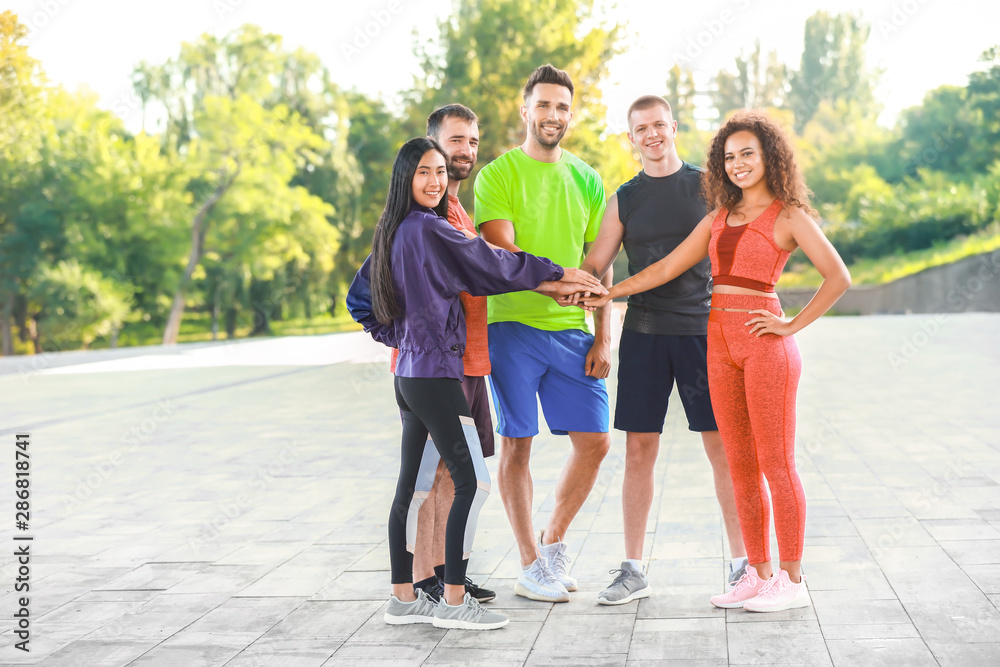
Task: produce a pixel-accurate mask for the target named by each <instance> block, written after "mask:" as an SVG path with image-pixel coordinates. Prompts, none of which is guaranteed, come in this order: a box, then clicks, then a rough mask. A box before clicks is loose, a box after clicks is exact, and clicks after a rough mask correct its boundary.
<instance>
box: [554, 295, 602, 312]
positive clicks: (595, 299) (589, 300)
mask: <svg viewBox="0 0 1000 667" xmlns="http://www.w3.org/2000/svg"><path fill="white" fill-rule="evenodd" d="M567 298H568V299H572V301H569V302H568V303H565V304H563V305H566V306H569V305H573V306H579V307H580V308H583V309H584V310H591V311H593V310H597V309H598V308H601V307H602V306H604V305H606V304H607V303H608V301H611V295H610V294H608V291H607V290H604V292H603V293H594V294H584V293H580V292H577V293H576V294H573V295H572V296H570V297H567Z"/></svg>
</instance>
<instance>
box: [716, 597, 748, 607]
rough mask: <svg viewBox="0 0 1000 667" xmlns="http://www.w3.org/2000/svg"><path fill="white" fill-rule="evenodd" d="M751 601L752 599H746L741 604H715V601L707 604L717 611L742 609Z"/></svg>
mask: <svg viewBox="0 0 1000 667" xmlns="http://www.w3.org/2000/svg"><path fill="white" fill-rule="evenodd" d="M752 599H753V598H747V599H746V600H743V601H742V602H716V601H715V600H709V602H711V603H712V604H713V605H715V606H716V607H718V608H719V609H742V608H743V605H744V604H746V603H747V601H748V600H752Z"/></svg>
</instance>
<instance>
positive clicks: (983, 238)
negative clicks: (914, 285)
mask: <svg viewBox="0 0 1000 667" xmlns="http://www.w3.org/2000/svg"><path fill="white" fill-rule="evenodd" d="M997 249H1000V223H994V224H993V225H991V226H990V227H989V228H988V229H987V230H984V231H983V232H981V233H979V234H974V235H970V236H963V237H959V238H955V239H952V240H951V241H947V242H945V243H940V244H937V245H935V246H933V247H931V248H927V249H926V250H916V251H914V252H908V253H905V254H902V255H894V256H892V257H878V258H875V259H864V260H861V261H859V262H856V263H854V264H852V265H851V266H849V267H848V268H849V269H850V271H851V280H852V281H853V283H854V284H855V285H881V284H884V283H888V282H892V281H893V280H899V279H900V278H903V277H905V276H910V275H913V274H914V273H919V272H921V271H923V270H924V269H929V268H931V267H933V266H941V265H943V264H951V263H952V262H957V261H958V260H960V259H965V258H966V257H971V256H973V255H979V254H981V253H985V252H992V251H994V250H997ZM822 282H823V277H822V276H821V275H820V274H819V271H817V270H816V267H814V266H812V265H811V264H808V263H804V264H803V265H802V266H800V267H798V268H796V269H794V270H789V271H786V272H785V273H783V274H782V275H781V278H780V279H779V280H778V289H782V288H784V289H788V288H792V287H819V286H820V284H821V283H822Z"/></svg>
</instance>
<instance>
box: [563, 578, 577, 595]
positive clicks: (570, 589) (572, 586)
mask: <svg viewBox="0 0 1000 667" xmlns="http://www.w3.org/2000/svg"><path fill="white" fill-rule="evenodd" d="M559 583H560V584H562V585H563V588H565V589H566V590H567V591H569V592H570V593H572V592H573V591H575V590H576V582H575V581H574V582H573V583H572V584H570V585H569V586H567V585H566V582H565V581H563V580H562V579H560V580H559Z"/></svg>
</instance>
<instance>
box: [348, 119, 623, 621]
mask: <svg viewBox="0 0 1000 667" xmlns="http://www.w3.org/2000/svg"><path fill="white" fill-rule="evenodd" d="M447 187H448V175H447V169H446V159H445V156H444V153H442V152H441V149H440V148H439V147H438V145H437V144H436V143H435V142H434V141H432V140H431V139H428V138H426V137H420V138H417V139H411V140H410V141H408V142H406V143H405V144H403V147H402V148H400V149H399V153H398V154H397V155H396V161H395V163H394V164H393V166H392V178H391V182H390V185H389V196H388V197H387V199H386V204H385V210H384V211H383V212H382V216H381V217H380V218H379V221H378V225H377V226H376V227H375V235H374V238H373V239H372V253H371V256H369V257H368V259H366V260H365V263H364V264H363V265H362V267H361V270H360V271H358V274H357V276H356V277H355V279H354V282H353V283H352V284H351V289H350V291H349V292H348V295H347V307H348V309H349V310H350V311H351V316H352V317H354V319H355V320H357V321H358V322H360V323H361V324H362V325H363V326H364V328H365V331H366V332H368V333H369V334H371V336H372V337H373V338H374V339H375V340H377V341H379V342H380V343H384V344H385V345H389V346H392V347H396V348H398V349H399V360H398V361H397V363H396V377H395V393H396V403H397V404H398V405H399V409H400V414H401V416H402V421H403V436H402V461H401V464H400V471H399V480H398V481H397V484H396V495H395V498H394V499H393V502H392V511H391V512H390V514H389V522H388V529H389V558H390V562H391V567H392V591H393V595H392V597H391V598H390V600H389V606H388V608H387V610H386V612H385V616H384V619H385V621H386V622H387V623H391V624H409V623H433V624H434V625H435V626H437V627H443V628H465V629H475V630H488V629H493V628H499V627H503V626H504V625H507V623H508V619H507V618H506V617H505V616H503V615H502V614H498V613H496V612H487V611H486V610H485V609H483V608H482V607H481V606H480V605H479V602H478V601H477V600H475V599H474V598H472V597H471V596H469V595H467V594H466V592H465V567H466V562H467V561H465V560H464V559H466V558H468V554H469V552H470V551H471V550H472V540H473V537H474V535H475V530H476V519H477V517H478V515H479V509H480V508H481V507H482V505H483V503H484V502H485V501H486V496H487V495H488V494H489V490H490V477H489V472H488V471H487V469H486V462H485V460H484V459H483V456H482V449H481V447H480V446H479V443H478V438H479V435H478V433H477V432H476V427H475V424H474V422H473V420H472V411H471V410H470V409H469V405H468V403H467V401H466V399H465V395H464V394H463V393H462V388H461V384H460V382H461V380H462V377H463V375H464V369H463V364H462V355H463V354H464V352H465V317H464V314H463V309H462V305H461V302H460V301H459V297H458V295H459V293H460V292H462V291H465V292H468V293H469V294H472V295H473V296H486V295H490V294H503V293H506V292H516V291H521V290H535V291H539V292H543V293H545V294H549V295H559V294H564V295H568V294H572V293H574V292H575V291H577V290H581V291H590V292H594V293H600V294H603V293H606V290H604V288H603V287H602V286H601V284H600V282H599V281H598V280H597V279H596V278H594V277H593V276H591V275H589V274H587V273H585V272H583V271H580V270H579V269H562V268H560V267H559V266H556V265H555V264H553V263H552V262H551V261H549V260H547V259H545V258H541V257H535V256H534V255H530V254H528V253H524V252H518V253H512V252H508V251H506V250H502V249H499V248H495V247H493V246H490V245H489V244H488V243H486V241H484V240H482V239H481V238H478V237H477V238H471V239H470V238H468V237H466V236H465V235H464V234H462V233H461V232H459V231H458V230H456V229H455V228H454V227H452V226H451V225H450V224H449V223H448V222H447V220H445V215H446V213H447V205H448V200H447V198H446V197H445V194H446V191H447ZM428 436H429V437H430V440H431V441H433V445H434V447H433V448H431V447H426V448H425V445H426V444H427V442H428ZM470 443H472V444H471V445H470ZM438 457H440V458H441V459H444V462H445V465H446V466H447V468H448V470H449V472H450V473H451V476H452V479H453V480H454V482H455V501H454V503H453V504H452V507H451V513H450V514H449V515H448V525H447V529H446V531H445V577H444V583H445V587H444V595H443V596H442V598H441V601H440V603H438V604H437V605H435V603H434V602H433V600H431V599H430V598H429V597H427V595H426V594H425V593H424V592H423V591H422V590H418V591H416V592H415V591H414V590H413V554H412V549H413V544H414V540H415V537H416V532H417V527H416V522H417V515H418V512H419V509H420V504H421V503H422V502H423V495H424V494H422V493H420V492H419V491H416V492H415V490H417V489H422V488H429V484H426V482H427V481H428V479H426V478H427V477H429V480H430V481H433V476H434V471H435V469H436V467H437V463H438Z"/></svg>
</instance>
